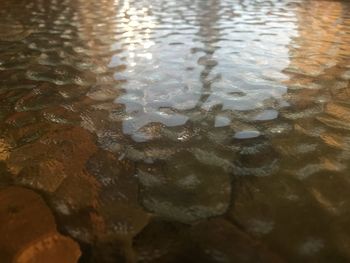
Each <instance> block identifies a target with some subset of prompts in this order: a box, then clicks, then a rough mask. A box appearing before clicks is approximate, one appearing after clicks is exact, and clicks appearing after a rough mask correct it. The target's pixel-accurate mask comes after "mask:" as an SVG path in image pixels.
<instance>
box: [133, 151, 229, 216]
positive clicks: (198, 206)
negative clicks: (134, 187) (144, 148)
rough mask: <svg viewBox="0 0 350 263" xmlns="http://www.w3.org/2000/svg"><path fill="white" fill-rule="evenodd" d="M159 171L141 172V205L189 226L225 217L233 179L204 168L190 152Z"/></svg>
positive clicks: (218, 171)
mask: <svg viewBox="0 0 350 263" xmlns="http://www.w3.org/2000/svg"><path fill="white" fill-rule="evenodd" d="M157 165H159V166H160V167H159V169H157V170H152V169H151V170H149V169H146V170H140V171H138V175H139V177H140V184H141V189H140V193H141V202H142V204H143V205H144V207H145V208H146V209H147V210H149V211H151V212H153V213H155V214H156V215H158V216H160V217H165V218H168V219H172V220H176V221H179V222H184V223H190V222H193V221H196V220H199V219H203V218H207V217H211V216H217V215H221V214H224V213H225V211H226V210H227V208H228V206H229V203H230V199H231V176H230V174H228V173H227V172H225V171H224V170H221V169H220V168H219V169H218V168H217V167H212V166H209V165H204V164H202V163H200V162H199V161H198V160H196V158H195V157H194V156H193V155H192V154H190V153H187V152H180V153H177V154H175V155H174V156H173V157H172V158H171V159H170V160H168V161H167V162H166V163H164V164H162V163H158V164H157Z"/></svg>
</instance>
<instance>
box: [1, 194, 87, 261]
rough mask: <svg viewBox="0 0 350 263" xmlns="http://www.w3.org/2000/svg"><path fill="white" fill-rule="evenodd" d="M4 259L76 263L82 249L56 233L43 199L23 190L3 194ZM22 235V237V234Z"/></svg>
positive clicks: (2, 248)
mask: <svg viewBox="0 0 350 263" xmlns="http://www.w3.org/2000/svg"><path fill="white" fill-rule="evenodd" d="M0 203H1V205H0V207H1V208H0V234H1V240H0V247H1V251H0V257H1V260H2V262H4V263H10V262H13V263H45V262H53V263H60V262H66V263H75V262H77V261H78V259H79V257H80V254H81V252H80V249H79V246H78V244H77V243H76V242H74V241H73V240H72V239H70V238H68V237H65V236H62V235H61V234H59V233H58V232H57V230H56V224H55V220H54V217H53V215H52V213H51V212H50V210H49V208H48V207H47V206H46V204H45V203H44V201H43V200H42V199H41V197H40V196H39V195H37V194H36V193H35V192H33V191H31V190H27V189H25V188H21V187H8V188H5V189H3V190H1V191H0ZM19 233H20V234H19Z"/></svg>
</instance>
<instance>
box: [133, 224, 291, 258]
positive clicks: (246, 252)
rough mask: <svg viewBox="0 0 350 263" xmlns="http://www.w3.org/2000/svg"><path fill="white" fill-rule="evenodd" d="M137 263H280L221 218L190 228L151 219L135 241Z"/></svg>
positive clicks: (262, 247)
mask: <svg viewBox="0 0 350 263" xmlns="http://www.w3.org/2000/svg"><path fill="white" fill-rule="evenodd" d="M134 249H135V251H136V253H137V259H138V262H158V263H161V262H162V263H163V262H164V263H165V262H166V263H176V262H186V263H187V262H188V263H190V262H203V263H215V262H217V263H219V262H227V263H229V262H238V263H241V262H260V263H261V262H274V263H275V262H276V263H277V262H284V261H283V260H282V259H281V258H280V257H279V256H278V255H276V254H275V253H274V252H272V251H270V250H269V249H268V248H266V247H265V246H264V245H263V244H262V243H260V242H259V241H257V240H254V239H253V238H251V237H250V236H248V235H247V234H246V233H245V232H243V231H242V230H240V229H239V228H238V227H237V226H235V225H233V224H231V223H230V222H228V221H226V220H224V219H211V220H203V221H201V222H199V223H198V224H195V225H193V226H186V225H183V224H180V223H175V222H166V221H160V220H155V221H153V222H151V223H150V224H149V225H148V226H147V227H146V228H145V229H144V230H143V231H142V232H141V233H140V235H138V236H137V237H136V238H135V242H134Z"/></svg>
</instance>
